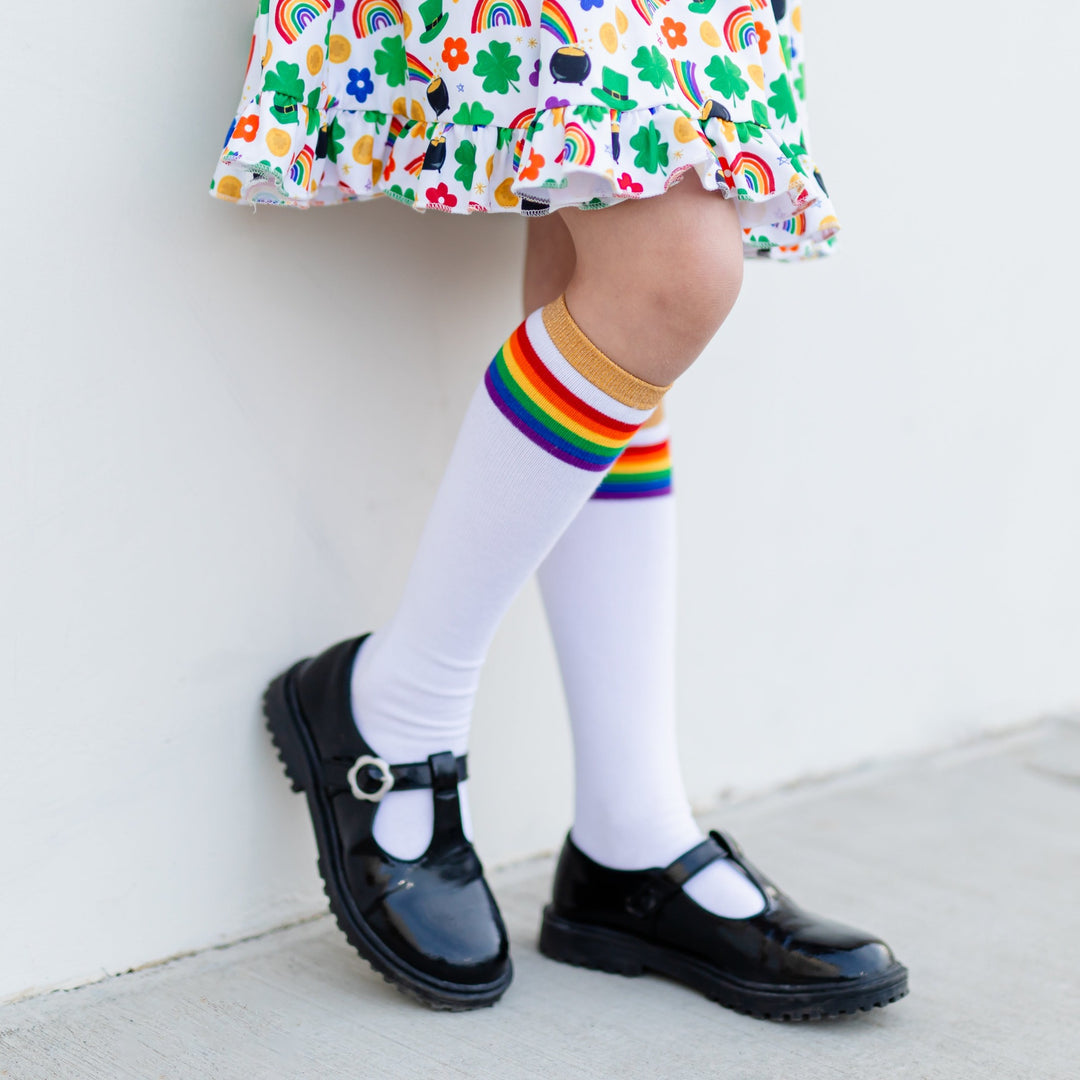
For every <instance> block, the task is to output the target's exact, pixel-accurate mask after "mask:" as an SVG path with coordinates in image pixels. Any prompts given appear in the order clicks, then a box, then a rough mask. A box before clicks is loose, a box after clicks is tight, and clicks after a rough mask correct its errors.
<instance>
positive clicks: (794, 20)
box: [791, 7, 802, 34]
mask: <svg viewBox="0 0 1080 1080" xmlns="http://www.w3.org/2000/svg"><path fill="white" fill-rule="evenodd" d="M791 25H792V26H794V27H795V29H796V30H798V31H799V33H800V34H801V33H802V8H801V7H797V8H796V9H795V10H794V11H793V12H792V13H791Z"/></svg>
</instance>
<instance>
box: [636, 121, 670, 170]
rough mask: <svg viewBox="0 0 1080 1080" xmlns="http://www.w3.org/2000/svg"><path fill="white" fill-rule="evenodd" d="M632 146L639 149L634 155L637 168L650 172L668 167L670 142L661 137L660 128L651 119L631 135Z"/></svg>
mask: <svg viewBox="0 0 1080 1080" xmlns="http://www.w3.org/2000/svg"><path fill="white" fill-rule="evenodd" d="M630 146H631V147H632V148H633V149H634V150H636V151H637V153H636V154H635V155H634V165H635V166H636V167H637V168H639V169H644V170H645V171H646V172H650V173H654V172H656V171H657V170H658V169H660V168H661V167H663V168H665V169H666V168H667V163H668V159H667V148H668V144H667V143H666V142H664V141H663V139H661V138H660V130H659V128H657V126H656V125H655V124H654V123H653V122H652V121H651V120H650V121H649V122H648V124H647V125H646V126H645V127H643V128H638V130H637V132H636V133H635V134H634V135H632V136H631V137H630Z"/></svg>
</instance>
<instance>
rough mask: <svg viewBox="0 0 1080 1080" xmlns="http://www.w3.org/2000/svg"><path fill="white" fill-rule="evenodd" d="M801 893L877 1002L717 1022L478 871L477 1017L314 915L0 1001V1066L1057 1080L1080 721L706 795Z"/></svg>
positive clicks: (254, 1073) (1075, 960) (1068, 1057)
mask: <svg viewBox="0 0 1080 1080" xmlns="http://www.w3.org/2000/svg"><path fill="white" fill-rule="evenodd" d="M723 817H724V825H725V827H727V828H729V829H730V830H731V831H732V832H733V833H734V834H735V835H736V836H737V837H738V838H739V840H740V842H741V843H742V844H743V846H744V847H745V848H746V849H747V850H748V852H749V853H750V855H751V857H752V858H753V859H754V860H755V861H756V862H758V863H759V865H761V866H763V867H764V868H765V869H766V870H767V871H768V872H769V873H771V874H772V875H773V876H774V877H775V878H776V879H777V880H778V881H779V883H780V884H781V885H782V886H783V887H784V888H786V889H787V890H788V891H789V892H790V893H791V894H792V895H794V896H796V897H797V898H799V899H800V900H801V901H802V902H803V903H804V904H805V905H806V906H808V907H811V908H814V909H817V910H819V911H823V912H828V913H829V914H831V915H833V916H835V917H837V918H842V919H845V920H847V921H849V922H853V923H855V924H856V925H863V926H867V927H870V928H873V929H874V930H875V931H877V932H878V933H880V934H881V935H882V936H884V937H885V938H886V939H887V940H888V941H890V943H891V944H892V945H893V946H894V948H895V950H896V952H897V954H898V955H899V956H900V957H901V959H903V960H904V961H905V962H906V963H907V964H908V966H909V968H910V969H911V984H912V993H911V995H910V996H909V997H908V998H906V999H905V1000H903V1001H901V1002H899V1003H897V1004H895V1005H892V1006H890V1007H889V1008H888V1009H884V1010H881V1009H876V1010H874V1011H873V1012H872V1013H869V1014H865V1015H860V1016H857V1017H854V1018H846V1019H841V1020H837V1021H827V1022H822V1023H815V1024H787V1025H784V1024H776V1023H770V1022H767V1021H760V1020H752V1019H749V1018H747V1017H743V1016H738V1015H735V1014H734V1013H730V1012H728V1011H727V1010H725V1009H722V1008H720V1007H719V1006H716V1005H713V1004H711V1003H709V1002H707V1001H704V1000H702V999H700V998H699V997H697V996H696V995H695V994H693V993H691V992H689V991H687V990H684V989H683V988H681V987H679V986H677V985H674V984H670V983H667V982H665V981H662V980H659V979H655V978H642V979H623V978H619V977H618V976H609V975H602V974H597V973H593V972H587V971H582V970H578V969H575V968H569V967H564V966H562V965H560V964H555V963H552V962H551V961H548V960H546V959H544V958H543V957H541V956H540V955H539V954H538V953H537V951H536V946H535V940H536V932H537V925H538V914H539V910H540V906H541V904H542V903H543V901H544V899H545V893H546V890H547V883H548V878H549V874H550V870H551V864H550V861H549V860H538V861H535V862H531V863H528V864H524V865H520V866H517V867H513V868H510V869H508V870H502V871H499V872H497V873H496V874H494V875H492V883H493V886H494V888H495V891H496V892H497V893H498V896H499V900H500V902H501V904H502V909H503V912H504V914H505V916H506V919H507V922H508V924H509V926H510V931H511V935H512V937H513V944H514V958H515V963H516V968H517V976H516V980H515V982H514V985H513V987H512V988H511V989H510V991H509V992H508V993H507V995H506V997H505V998H504V999H503V1001H502V1002H501V1003H500V1004H499V1005H497V1006H496V1007H495V1008H494V1009H487V1010H482V1011H480V1012H476V1013H466V1014H457V1015H453V1014H445V1013H431V1012H428V1011H426V1010H424V1009H422V1008H420V1007H419V1006H416V1005H414V1004H412V1003H411V1002H410V1001H408V1000H406V999H405V998H404V997H402V996H400V995H399V994H398V993H396V992H395V991H394V990H393V989H391V988H389V987H388V986H386V984H384V983H383V982H382V981H381V980H380V979H377V978H375V977H374V976H373V975H372V974H371V972H370V970H369V969H368V968H367V966H366V965H365V964H363V963H362V962H361V961H359V959H358V958H357V957H356V956H355V954H354V953H353V952H352V951H351V950H350V949H349V947H348V946H347V945H346V943H345V940H344V938H343V936H342V935H341V934H340V933H339V932H338V930H337V928H336V927H335V926H334V924H333V923H332V922H331V921H330V920H329V919H328V918H320V919H317V920H315V921H313V922H308V923H305V924H302V925H299V926H294V927H290V928H288V929H285V930H281V931H277V932H275V933H273V934H268V935H265V936H263V937H261V938H259V939H256V940H252V941H248V942H244V943H241V944H238V945H234V946H231V947H229V948H225V949H218V950H213V951H210V952H206V953H203V954H200V955H198V956H195V957H191V958H188V959H183V960H178V961H175V962H173V963H170V964H167V965H163V966H160V967H157V968H153V969H149V970H146V971H142V972H138V973H135V974H130V975H124V976H120V977H119V978H113V979H109V980H107V981H105V982H102V983H98V984H95V985H93V986H89V987H84V988H82V989H80V990H75V991H68V992H63V993H55V994H49V995H46V996H43V997H39V998H35V999H32V1000H29V1001H24V1002H21V1003H19V1004H15V1005H9V1006H7V1007H5V1008H2V1009H0V1076H2V1077H5V1078H12V1080H45V1078H48V1080H52V1078H63V1080H81V1078H95V1080H96V1078H103V1080H104V1078H107V1080H121V1078H127V1077H133V1078H135V1077H137V1078H139V1080H147V1078H158V1077H160V1078H168V1080H185V1078H189V1077H190V1078H199V1080H231V1078H234V1077H235V1078H237V1080H261V1078H262V1077H269V1076H275V1077H292V1078H304V1077H320V1078H323V1077H335V1076H349V1077H378V1078H380V1080H393V1078H397V1077H409V1078H414V1077H415V1078H420V1077H439V1078H442V1077H493V1078H494V1077H497V1078H498V1080H515V1078H518V1077H557V1078H559V1080H564V1078H575V1077H582V1078H584V1077H594V1078H601V1077H602V1078H611V1077H618V1078H619V1080H634V1078H639V1077H640V1078H649V1080H656V1078H666V1077H672V1078H675V1077H678V1078H679V1080H695V1078H697V1077H709V1076H717V1077H723V1078H724V1080H737V1078H743V1077H746V1078H751V1077H753V1078H754V1080H761V1078H766V1077H778V1078H782V1080H788V1078H792V1080H818V1078H821V1080H836V1078H843V1077H853V1078H854V1077H859V1078H866V1080H887V1078H891V1077H903V1078H904V1080H939V1078H940V1080H946V1078H947V1080H959V1078H966V1077H976V1076H978V1077H989V1078H992V1080H1008V1078H1012V1077H1017V1078H1020V1077H1023V1078H1028V1077H1031V1078H1034V1077H1038V1078H1039V1080H1058V1078H1060V1080H1065V1078H1069V1080H1077V1078H1080V1025H1078V1023H1077V1011H1078V1006H1080V977H1078V969H1080V950H1078V944H1077V943H1078V940H1080V829H1078V825H1080V726H1078V725H1076V724H1071V723H1066V722H1058V723H1046V724H1043V725H1040V726H1038V727H1035V728H1031V729H1028V730H1026V731H1024V732H1022V733H1019V734H1015V735H1012V736H1009V737H1007V738H1001V739H997V740H993V741H989V742H985V743H982V744H979V745H977V746H973V747H970V748H967V749H966V750H963V751H953V752H950V753H948V754H943V755H939V756H936V757H932V758H927V759H924V760H921V761H918V762H907V763H904V764H902V765H898V766H895V767H890V768H887V769H884V768H883V769H875V770H866V771H863V772H861V773H859V774H857V775H854V776H850V777H847V778H845V779H843V780H839V781H831V782H826V783H822V784H815V785H811V786H805V787H803V788H801V789H797V790H795V791H792V792H788V793H782V794H779V795H773V796H770V797H768V798H764V799H760V800H757V801H755V802H749V803H744V804H741V805H738V806H733V807H729V808H728V809H727V810H726V811H725V812H724V815H723Z"/></svg>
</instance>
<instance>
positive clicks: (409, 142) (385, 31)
mask: <svg viewBox="0 0 1080 1080" xmlns="http://www.w3.org/2000/svg"><path fill="white" fill-rule="evenodd" d="M255 5H256V6H257V8H258V13H257V15H256V18H255V23H254V32H253V34H252V36H251V38H250V39H248V41H244V42H243V43H242V44H243V45H245V46H248V47H247V48H245V49H243V52H242V53H238V56H237V58H238V59H241V58H242V57H244V56H246V58H247V61H246V73H245V77H244V82H243V91H242V93H241V95H240V101H239V105H238V108H237V111H236V114H235V120H234V122H233V123H232V125H227V126H226V128H227V132H228V133H227V135H226V138H225V143H224V146H223V147H222V150H221V155H220V157H219V159H218V163H217V168H216V170H215V174H214V180H213V184H212V187H211V192H212V194H213V195H214V196H215V197H216V198H219V199H222V200H226V201H229V202H240V203H247V204H251V203H278V204H284V205H287V206H297V207H308V206H327V205H332V204H335V203H341V202H354V201H355V202H366V201H368V200H370V199H373V198H376V197H382V196H390V197H391V198H393V199H397V200H398V201H400V202H403V203H406V204H407V205H410V206H413V207H414V208H416V209H417V210H439V211H442V212H446V213H454V214H461V215H468V214H474V213H515V214H525V215H530V216H537V217H539V216H542V215H544V214H547V213H551V212H552V211H556V210H559V209H562V208H564V207H567V208H573V207H580V208H582V209H601V208H603V207H605V206H611V205H616V204H618V203H620V202H622V201H624V200H626V199H649V198H652V197H654V196H658V195H663V193H664V192H665V191H666V190H669V189H670V188H671V186H672V184H674V183H677V182H678V181H679V180H680V178H681V177H682V176H683V175H684V174H685V173H686V172H687V171H688V170H694V171H695V172H696V173H697V176H698V177H699V178H700V181H701V184H702V185H703V186H704V187H705V188H706V189H707V190H709V191H717V192H718V193H720V194H721V195H723V197H725V198H729V199H731V200H732V202H733V206H734V208H735V212H736V213H737V215H738V216H739V219H740V226H741V228H742V236H743V248H744V251H745V252H746V254H747V255H754V256H755V257H756V256H769V257H771V258H775V259H782V260H789V259H794V258H804V257H810V256H813V255H817V254H824V253H825V251H826V250H828V249H829V248H831V247H832V246H833V240H832V237H833V234H834V233H835V232H836V230H837V227H838V226H837V221H836V213H835V210H834V209H833V207H832V204H831V202H830V200H829V197H828V193H827V192H826V191H825V187H824V183H823V182H822V181H821V178H820V173H819V170H818V168H817V167H816V165H815V162H814V160H813V158H812V156H811V155H810V153H809V152H808V150H807V147H808V146H809V145H810V142H809V133H808V132H807V131H806V124H805V112H804V108H803V102H804V99H805V87H806V79H805V60H806V57H805V56H804V52H803V35H802V26H803V18H804V15H805V8H806V5H805V3H803V2H802V0H789V2H786V3H785V2H784V0H691V2H690V3H687V2H686V0H681V2H680V3H675V2H674V0H627V2H626V3H623V2H622V0H255ZM631 8H633V10H631ZM541 31H543V32H541ZM654 42H655V44H653V43H654ZM672 75H674V78H673V77H672ZM414 140H415V141H414ZM305 144H310V145H309V147H308V150H307V151H306V152H305V150H304V147H305ZM425 147H426V150H425V152H424V154H423V156H421V154H420V151H421V150H423V149H424V148H425ZM798 215H803V216H802V217H800V216H798ZM586 396H587V397H588V395H586ZM590 400H591V399H590ZM618 415H619V416H623V415H624V414H623V413H621V412H620V413H618ZM597 479H598V480H599V477H598V478H597Z"/></svg>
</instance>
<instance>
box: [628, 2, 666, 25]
mask: <svg viewBox="0 0 1080 1080" xmlns="http://www.w3.org/2000/svg"><path fill="white" fill-rule="evenodd" d="M630 2H631V6H632V7H633V9H634V10H635V11H636V12H637V13H638V14H639V15H640V16H641V17H642V18H643V19H644V20H645V22H646V23H647V24H648V25H649V26H652V21H653V19H654V18H655V17H656V13H657V12H658V11H659V10H660V9H661V8H662V7H663V6H664V4H666V3H667V0H630Z"/></svg>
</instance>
